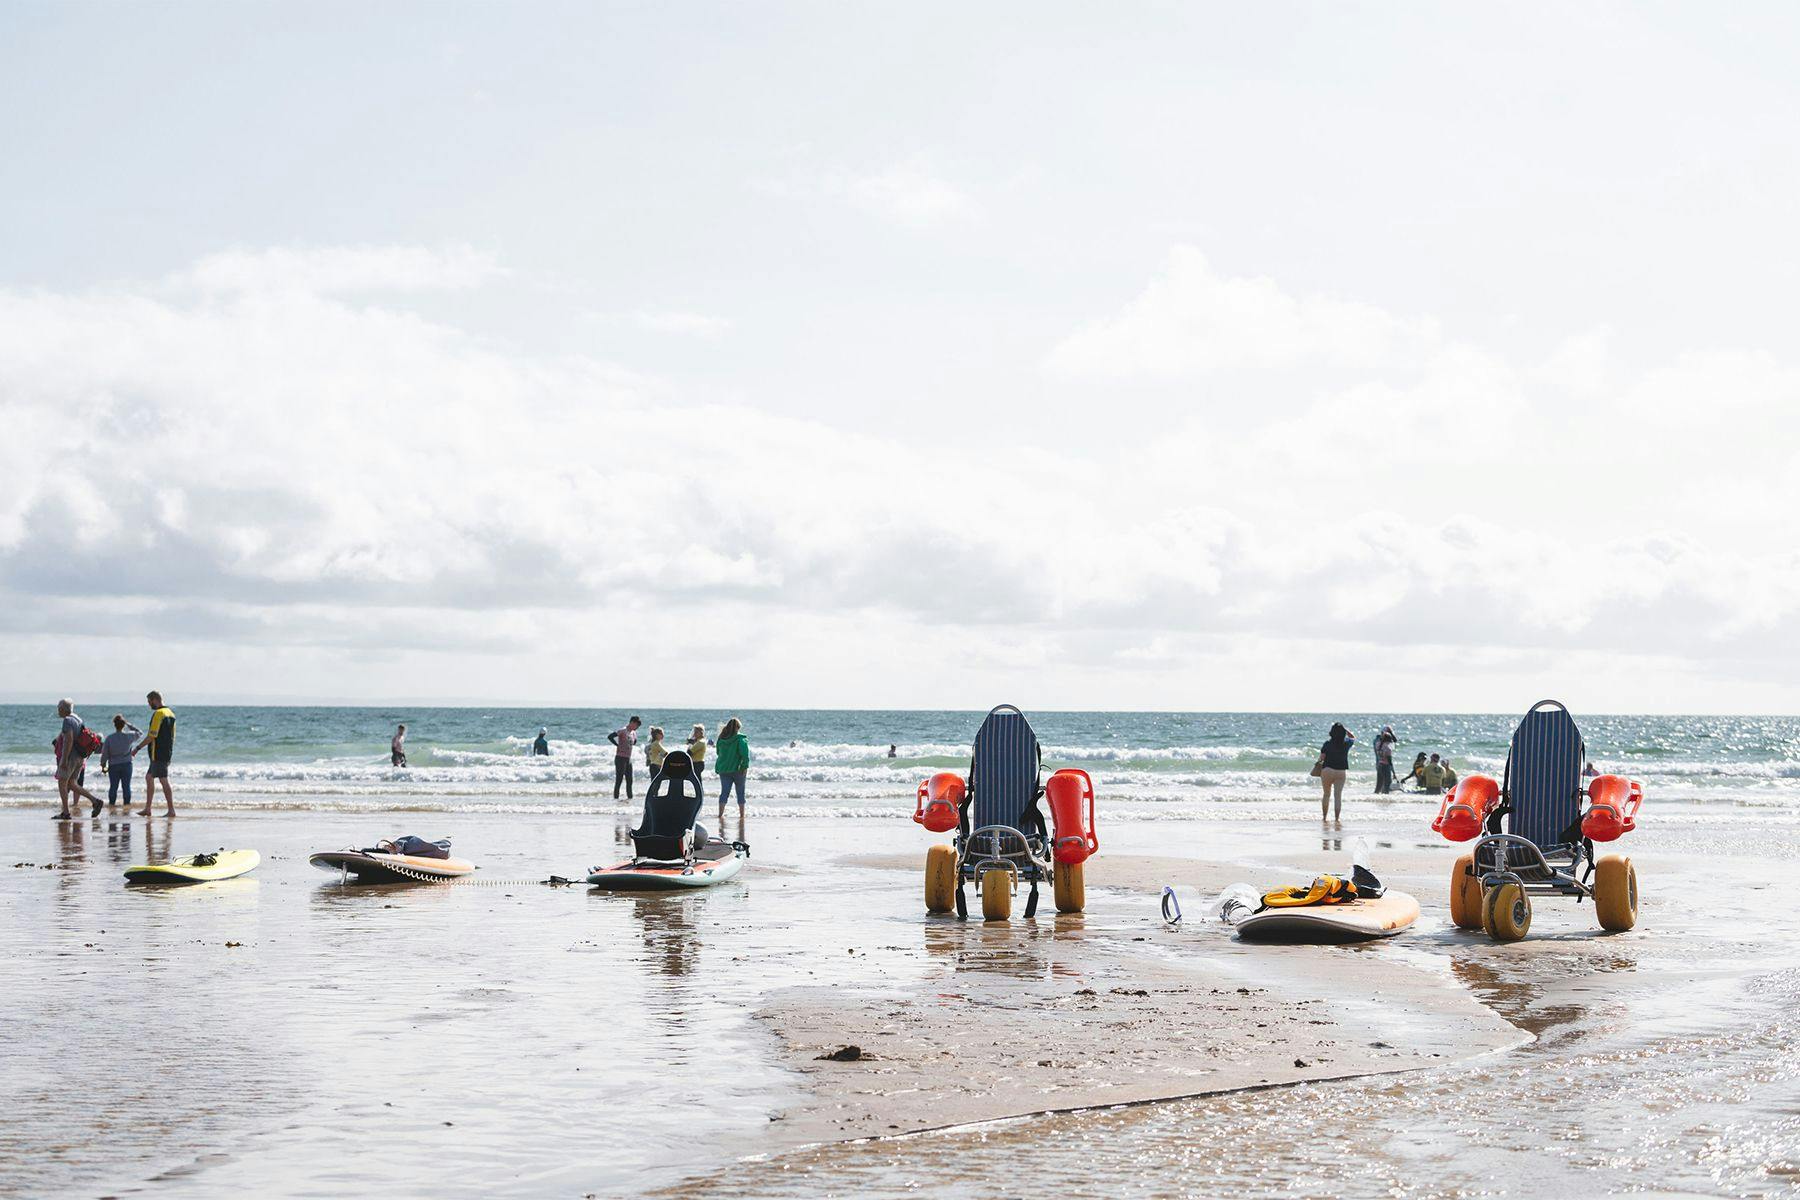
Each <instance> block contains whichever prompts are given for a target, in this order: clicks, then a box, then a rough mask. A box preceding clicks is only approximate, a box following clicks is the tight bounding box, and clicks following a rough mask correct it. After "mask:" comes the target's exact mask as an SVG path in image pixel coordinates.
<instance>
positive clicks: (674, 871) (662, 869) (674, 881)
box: [587, 842, 749, 892]
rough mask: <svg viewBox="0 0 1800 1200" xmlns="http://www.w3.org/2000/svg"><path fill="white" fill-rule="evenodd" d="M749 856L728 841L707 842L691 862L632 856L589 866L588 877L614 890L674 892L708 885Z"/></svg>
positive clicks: (740, 865) (598, 885)
mask: <svg viewBox="0 0 1800 1200" xmlns="http://www.w3.org/2000/svg"><path fill="white" fill-rule="evenodd" d="M748 857H749V855H748V853H747V852H739V851H738V850H735V849H733V847H732V844H731V843H730V842H708V843H707V844H706V845H704V846H702V847H701V848H700V849H699V850H697V851H695V853H694V861H693V862H692V863H678V862H639V861H638V860H636V859H632V860H631V861H629V862H622V863H619V864H617V865H615V866H611V867H592V868H590V869H589V870H588V877H587V881H588V883H589V884H590V885H591V886H593V887H596V888H604V889H606V890H608V891H614V892H674V891H680V890H682V889H683V888H700V887H711V886H713V885H714V884H717V883H724V882H725V881H726V880H727V879H730V878H731V877H732V876H734V875H736V874H737V873H738V872H739V871H741V870H743V869H744V863H745V861H746V860H747V859H748Z"/></svg>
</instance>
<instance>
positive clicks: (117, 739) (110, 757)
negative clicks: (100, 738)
mask: <svg viewBox="0 0 1800 1200" xmlns="http://www.w3.org/2000/svg"><path fill="white" fill-rule="evenodd" d="M143 732H144V731H143V730H141V729H139V728H138V727H137V726H136V725H133V724H132V723H131V722H130V721H127V720H126V719H125V714H124V713H114V714H113V731H112V732H111V733H109V734H107V735H106V740H105V741H104V742H101V743H100V769H101V770H103V771H105V772H106V802H107V804H109V805H111V804H117V803H118V802H119V794H120V793H121V792H123V793H124V795H125V807H126V808H130V807H131V756H132V746H133V743H134V741H135V739H136V737H137V736H138V735H140V734H142V733H143Z"/></svg>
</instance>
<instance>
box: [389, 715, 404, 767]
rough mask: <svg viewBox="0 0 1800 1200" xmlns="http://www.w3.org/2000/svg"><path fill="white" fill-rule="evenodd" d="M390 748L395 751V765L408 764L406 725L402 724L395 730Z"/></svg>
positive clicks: (402, 765)
mask: <svg viewBox="0 0 1800 1200" xmlns="http://www.w3.org/2000/svg"><path fill="white" fill-rule="evenodd" d="M388 749H389V750H391V751H393V759H392V761H393V765H394V766H396V767H404V766H405V765H406V726H404V725H402V726H400V727H399V728H398V729H396V730H394V740H393V741H391V742H389V743H388Z"/></svg>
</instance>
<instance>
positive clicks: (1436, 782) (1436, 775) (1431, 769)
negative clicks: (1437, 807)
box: [1419, 754, 1444, 796]
mask: <svg viewBox="0 0 1800 1200" xmlns="http://www.w3.org/2000/svg"><path fill="white" fill-rule="evenodd" d="M1419 781H1420V782H1421V783H1423V784H1424V785H1425V794H1426V795H1427V796H1437V795H1441V794H1442V793H1443V791H1444V764H1443V763H1441V762H1439V761H1438V756H1437V755H1435V754H1434V755H1432V756H1431V761H1430V762H1428V763H1426V764H1425V769H1424V770H1423V771H1421V772H1420V773H1419Z"/></svg>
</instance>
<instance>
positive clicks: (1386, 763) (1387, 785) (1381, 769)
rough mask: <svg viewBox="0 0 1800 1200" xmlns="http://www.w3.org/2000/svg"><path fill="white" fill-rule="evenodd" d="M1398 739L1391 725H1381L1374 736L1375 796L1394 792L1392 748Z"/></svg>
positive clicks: (1397, 742)
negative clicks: (1379, 730)
mask: <svg viewBox="0 0 1800 1200" xmlns="http://www.w3.org/2000/svg"><path fill="white" fill-rule="evenodd" d="M1399 744H1400V739H1399V738H1397V737H1395V736H1394V727H1393V726H1392V725H1383V726H1382V727H1381V732H1380V733H1378V734H1376V735H1375V794H1376V795H1377V796H1385V795H1387V794H1388V793H1389V792H1391V791H1393V790H1394V747H1395V746H1398V745H1399Z"/></svg>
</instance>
